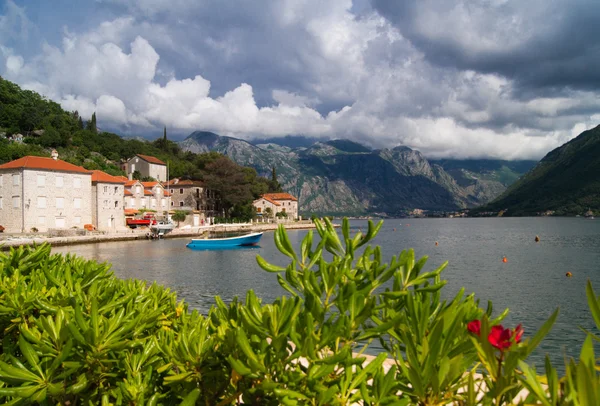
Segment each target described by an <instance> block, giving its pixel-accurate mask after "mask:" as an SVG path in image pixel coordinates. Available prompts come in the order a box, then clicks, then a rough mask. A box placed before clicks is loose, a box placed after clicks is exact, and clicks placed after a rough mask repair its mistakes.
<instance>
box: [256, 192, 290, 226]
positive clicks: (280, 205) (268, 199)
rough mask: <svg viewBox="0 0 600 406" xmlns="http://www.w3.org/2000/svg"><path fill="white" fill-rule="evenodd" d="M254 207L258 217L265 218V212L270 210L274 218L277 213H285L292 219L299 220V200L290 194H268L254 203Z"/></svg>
mask: <svg viewBox="0 0 600 406" xmlns="http://www.w3.org/2000/svg"><path fill="white" fill-rule="evenodd" d="M252 205H253V206H254V207H255V208H256V214H257V215H258V216H265V210H266V209H267V208H270V209H271V210H270V211H271V215H272V216H273V217H275V216H276V215H277V213H285V214H286V215H287V217H288V218H290V219H293V220H295V219H297V218H298V199H296V198H295V197H294V196H292V195H291V194H289V193H266V194H264V195H262V196H261V197H260V198H259V199H256V200H255V201H254V202H252ZM267 212H268V211H267Z"/></svg>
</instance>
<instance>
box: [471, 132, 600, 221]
mask: <svg viewBox="0 0 600 406" xmlns="http://www.w3.org/2000/svg"><path fill="white" fill-rule="evenodd" d="M599 174H600V126H597V127H596V128H593V129H591V130H588V131H584V132H583V133H581V134H580V135H578V136H577V137H576V138H574V139H572V140H571V141H569V142H567V143H566V144H564V145H562V146H560V147H558V148H556V149H554V150H553V151H550V152H549V153H548V154H547V155H546V156H545V157H544V158H543V159H542V160H541V161H540V162H539V163H538V164H537V165H536V166H535V167H534V168H533V169H532V170H530V171H529V172H527V174H525V175H524V176H523V177H522V178H520V179H519V180H517V181H516V182H515V183H513V184H512V185H511V186H510V187H509V188H508V189H507V190H506V191H505V192H504V193H503V194H502V195H500V196H499V197H498V198H497V199H496V200H494V201H493V202H491V203H490V204H487V205H485V206H483V207H481V208H478V209H477V210H476V211H477V212H480V213H481V212H498V211H500V210H503V211H504V212H505V213H506V214H507V215H511V216H526V215H536V214H542V213H547V214H553V215H577V214H584V213H586V212H588V211H592V212H598V211H600V175H599Z"/></svg>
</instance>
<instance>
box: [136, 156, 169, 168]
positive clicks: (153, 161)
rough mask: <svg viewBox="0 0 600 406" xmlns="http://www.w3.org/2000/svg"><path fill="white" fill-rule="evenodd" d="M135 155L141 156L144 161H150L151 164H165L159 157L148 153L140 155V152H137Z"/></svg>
mask: <svg viewBox="0 0 600 406" xmlns="http://www.w3.org/2000/svg"><path fill="white" fill-rule="evenodd" d="M137 156H139V157H140V158H142V159H143V160H144V161H146V162H150V163H151V164H156V165H165V166H166V165H167V164H166V163H164V162H163V161H161V160H160V159H158V158H156V157H154V156H150V155H142V154H137Z"/></svg>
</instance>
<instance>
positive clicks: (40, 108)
mask: <svg viewBox="0 0 600 406" xmlns="http://www.w3.org/2000/svg"><path fill="white" fill-rule="evenodd" d="M0 135H1V136H0V164H2V163H5V162H8V161H12V160H14V159H18V158H21V157H23V156H25V155H38V156H50V152H51V150H52V149H53V148H55V149H56V150H57V151H58V154H59V158H60V159H63V160H65V161H67V162H71V163H73V164H75V165H80V166H83V167H84V168H86V169H90V170H91V169H100V170H103V171H106V172H107V173H110V174H112V175H125V173H124V172H123V171H122V170H121V169H120V162H121V161H122V160H124V159H129V158H131V157H132V156H134V155H135V154H145V155H151V156H155V157H157V158H159V159H161V160H163V161H164V162H166V163H167V164H168V165H169V173H170V176H171V178H174V177H187V178H192V179H203V180H204V181H205V183H206V184H207V186H208V187H209V188H211V189H213V190H216V191H217V192H219V193H220V195H221V198H222V203H223V205H224V207H226V208H231V209H232V211H231V212H230V214H232V215H238V216H240V217H246V216H247V215H249V214H250V213H251V203H252V201H253V200H254V199H255V198H257V197H258V196H259V195H260V194H262V193H266V192H267V191H269V190H270V189H272V187H271V186H272V184H271V182H270V181H269V180H267V179H266V178H261V177H259V176H258V175H257V173H256V171H255V170H254V169H252V168H247V167H243V166H240V165H237V164H236V163H234V162H233V161H231V160H230V159H229V158H227V157H225V156H223V155H221V154H218V153H215V152H211V153H205V154H195V153H192V152H186V151H183V150H182V149H181V148H180V147H179V145H178V144H177V143H176V142H172V141H169V140H168V139H167V138H166V130H165V133H164V134H163V132H162V131H161V132H160V134H157V139H156V140H155V141H141V140H139V139H127V140H126V139H123V138H121V137H120V136H119V135H117V134H113V133H109V132H103V131H99V130H98V129H97V127H96V117H95V114H94V115H93V116H92V117H90V118H89V119H83V118H82V117H80V116H79V114H78V113H77V112H76V111H75V112H67V111H64V110H63V109H62V108H61V107H60V105H59V104H57V103H55V102H53V101H50V100H47V99H45V98H43V97H42V96H40V95H39V94H38V93H35V92H32V91H29V90H23V89H21V88H20V87H19V86H17V85H16V84H14V83H12V82H9V81H7V80H5V79H3V78H2V77H0ZM17 135H20V136H17ZM21 137H22V141H16V139H17V138H21ZM234 181H235V182H236V183H235V185H232V182H234ZM234 186H235V187H234ZM272 191H274V190H272Z"/></svg>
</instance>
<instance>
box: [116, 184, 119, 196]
mask: <svg viewBox="0 0 600 406" xmlns="http://www.w3.org/2000/svg"><path fill="white" fill-rule="evenodd" d="M117 193H119V187H118V186H115V194H117Z"/></svg>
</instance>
